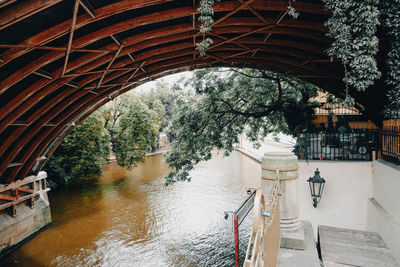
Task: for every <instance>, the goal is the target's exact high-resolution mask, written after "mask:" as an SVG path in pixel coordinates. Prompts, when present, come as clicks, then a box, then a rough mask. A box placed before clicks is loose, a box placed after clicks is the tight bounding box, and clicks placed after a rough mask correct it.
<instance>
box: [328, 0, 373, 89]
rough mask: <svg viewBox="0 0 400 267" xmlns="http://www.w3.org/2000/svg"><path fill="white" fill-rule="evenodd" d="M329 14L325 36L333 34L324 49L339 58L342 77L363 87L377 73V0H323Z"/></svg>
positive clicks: (355, 85) (331, 55)
mask: <svg viewBox="0 0 400 267" xmlns="http://www.w3.org/2000/svg"><path fill="white" fill-rule="evenodd" d="M323 2H324V3H325V7H326V8H327V9H329V10H332V16H331V17H330V18H329V19H328V21H327V22H326V23H325V26H327V27H328V28H329V32H328V34H327V35H328V36H329V37H331V38H333V40H334V41H333V43H332V46H331V47H330V48H329V49H328V55H329V56H330V57H331V59H338V60H340V61H341V62H342V63H343V65H344V66H345V76H344V79H343V81H344V82H345V83H346V85H350V86H353V87H354V88H356V89H357V90H359V91H364V90H365V89H367V88H368V87H369V86H371V85H372V84H374V81H375V80H377V79H379V77H380V76H381V73H380V71H379V70H378V66H377V62H376V59H375V55H376V54H377V52H378V44H379V39H378V37H377V36H376V31H377V26H378V25H379V24H380V23H379V9H378V7H377V4H378V1H377V0H365V1H364V0H363V1H359V0H345V1H337V0H323Z"/></svg>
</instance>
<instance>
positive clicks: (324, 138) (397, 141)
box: [294, 129, 400, 165]
mask: <svg viewBox="0 0 400 267" xmlns="http://www.w3.org/2000/svg"><path fill="white" fill-rule="evenodd" d="M294 152H295V153H296V155H297V156H298V157H299V159H305V160H358V161H360V160H361V161H369V160H372V159H373V157H376V158H377V159H383V160H386V161H389V162H392V163H395V164H398V165H400V130H399V129H392V130H371V129H351V130H348V131H324V132H306V133H302V134H300V136H299V137H298V138H297V143H296V147H295V150H294Z"/></svg>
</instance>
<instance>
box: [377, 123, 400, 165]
mask: <svg viewBox="0 0 400 267" xmlns="http://www.w3.org/2000/svg"><path fill="white" fill-rule="evenodd" d="M379 141H380V142H379V143H380V149H379V150H380V156H379V158H380V159H383V160H386V161H389V162H392V163H395V164H398V165H400V130H399V129H392V130H382V131H380V132H379Z"/></svg>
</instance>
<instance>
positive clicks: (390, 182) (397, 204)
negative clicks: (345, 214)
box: [367, 161, 400, 262]
mask: <svg viewBox="0 0 400 267" xmlns="http://www.w3.org/2000/svg"><path fill="white" fill-rule="evenodd" d="M372 166H373V179H372V184H373V198H371V199H369V202H368V208H369V209H368V219H367V228H368V230H369V231H373V232H378V233H379V234H380V235H381V236H382V238H383V240H385V242H386V244H387V245H388V247H389V248H390V249H391V250H392V252H393V254H394V256H395V257H396V259H397V261H398V262H400V194H399V192H400V167H399V166H395V165H393V164H390V163H387V162H385V161H374V162H373V163H372Z"/></svg>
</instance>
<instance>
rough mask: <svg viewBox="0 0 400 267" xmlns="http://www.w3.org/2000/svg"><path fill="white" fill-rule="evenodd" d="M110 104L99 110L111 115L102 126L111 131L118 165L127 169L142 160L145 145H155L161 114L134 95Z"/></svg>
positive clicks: (146, 147) (143, 158)
mask: <svg viewBox="0 0 400 267" xmlns="http://www.w3.org/2000/svg"><path fill="white" fill-rule="evenodd" d="M113 104H114V105H113ZM113 104H111V107H109V109H108V111H107V112H104V113H103V114H105V117H107V116H111V118H110V120H109V123H107V124H105V127H106V129H108V131H109V133H110V135H111V144H112V151H113V152H114V153H115V155H116V157H117V163H118V165H120V166H122V167H124V168H127V169H131V168H132V167H133V166H135V165H136V164H137V163H139V162H143V161H144V160H145V157H146V151H147V150H148V148H149V147H151V146H154V145H155V142H156V140H157V136H158V129H159V127H160V123H161V118H160V117H159V115H158V114H157V112H155V111H154V110H151V109H149V107H148V106H147V105H146V104H145V103H144V102H143V101H142V100H141V99H140V97H139V96H138V95H134V96H126V98H125V99H123V100H117V101H115V102H114V103H113ZM116 111H117V112H116Z"/></svg>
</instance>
